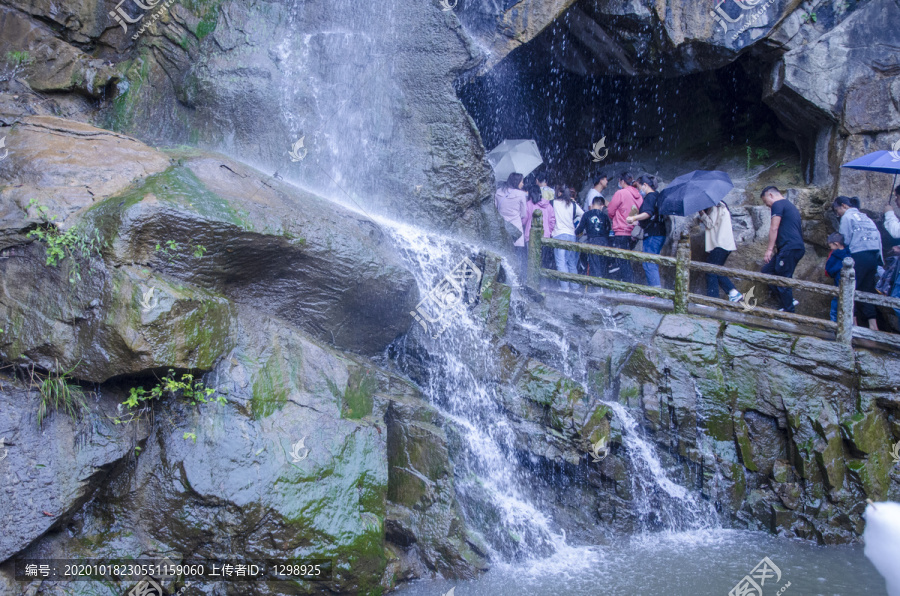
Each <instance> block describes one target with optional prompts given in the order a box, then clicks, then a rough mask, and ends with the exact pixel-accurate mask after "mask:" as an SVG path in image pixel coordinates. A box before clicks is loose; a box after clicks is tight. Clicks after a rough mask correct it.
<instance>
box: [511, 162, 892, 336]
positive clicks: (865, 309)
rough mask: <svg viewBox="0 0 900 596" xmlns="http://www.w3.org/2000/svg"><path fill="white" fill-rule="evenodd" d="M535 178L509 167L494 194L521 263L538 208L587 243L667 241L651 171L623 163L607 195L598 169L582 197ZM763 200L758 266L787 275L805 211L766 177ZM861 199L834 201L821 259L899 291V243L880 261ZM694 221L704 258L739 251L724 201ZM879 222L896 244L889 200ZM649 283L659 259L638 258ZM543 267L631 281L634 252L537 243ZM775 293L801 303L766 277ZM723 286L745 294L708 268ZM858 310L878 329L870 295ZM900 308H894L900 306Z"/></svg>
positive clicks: (657, 246)
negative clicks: (764, 227) (767, 216)
mask: <svg viewBox="0 0 900 596" xmlns="http://www.w3.org/2000/svg"><path fill="white" fill-rule="evenodd" d="M533 178H534V182H533V183H532V184H528V185H526V183H525V177H524V176H523V175H522V174H518V173H513V174H510V176H509V178H508V179H507V181H506V182H505V183H504V184H501V185H500V188H498V190H497V193H496V195H495V205H496V207H497V209H498V211H499V213H500V215H501V217H502V218H503V220H504V221H505V222H506V224H507V227H508V229H509V231H510V233H511V234H512V235H513V237H514V238H516V240H515V242H514V246H515V249H516V250H517V252H518V253H519V258H520V260H521V264H522V268H523V270H524V267H525V263H526V259H527V254H528V240H529V238H530V232H531V222H532V216H533V213H534V212H535V211H537V210H540V211H541V212H542V221H543V234H544V238H555V239H557V240H568V241H572V242H574V241H576V240H579V241H581V242H587V243H589V244H595V245H600V246H610V247H614V248H620V249H626V250H634V249H635V247H636V246H637V243H638V241H642V248H641V250H642V251H643V252H646V253H652V254H659V253H660V252H661V250H662V248H663V245H664V244H665V241H666V236H667V234H666V218H665V217H664V216H662V215H660V207H661V200H660V194H659V193H658V192H657V182H656V178H655V177H654V176H651V175H648V174H644V175H641V176H638V177H637V178H634V177H632V175H631V174H630V173H628V172H623V173H621V174H620V175H619V176H617V179H616V182H617V189H616V191H615V192H614V193H613V194H612V197H611V198H610V199H609V201H607V199H606V197H605V196H604V192H605V191H606V189H607V188H608V186H609V182H610V180H609V178H608V176H606V175H605V174H598V175H596V176H595V177H594V178H592V179H591V181H590V182H591V183H592V186H591V188H590V189H589V190H588V192H587V195H586V196H585V198H584V203H583V204H582V205H579V203H578V198H577V197H578V195H577V193H576V191H575V189H574V188H572V187H570V186H567V185H565V184H561V185H559V186H557V187H556V188H552V187H551V186H549V184H548V180H547V177H546V175H545V174H537V175H535V176H534V177H533ZM760 198H761V199H762V201H763V203H765V205H766V206H767V207H769V208H770V210H771V216H772V220H771V227H770V229H769V238H768V244H767V246H766V251H765V255H764V256H763V261H764V264H763V266H762V268H761V269H760V271H761V272H762V273H768V274H771V275H778V276H781V277H789V278H790V277H793V275H794V271H795V269H796V267H797V264H798V263H799V262H800V260H801V259H802V258H803V257H804V255H805V253H806V248H805V245H804V243H803V234H802V220H801V216H800V211H799V210H798V209H797V207H795V206H794V205H793V203H791V202H790V201H789V200H787V199H785V197H784V195H783V194H782V193H781V191H779V189H778V188H776V187H775V186H768V187H766V188H764V189H763V191H762V193H761V194H760ZM894 200H895V201H896V204H897V206H898V207H900V186H898V187H897V189H895V191H894ZM859 206H860V205H859V199H857V198H856V197H852V198H850V197H844V196H840V197H838V198H837V199H835V200H834V203H833V205H832V207H833V209H834V211H835V213H836V215H837V216H838V217H839V218H840V230H839V232H838V233H835V234H832V235H831V236H829V237H828V245H829V247H830V248H831V250H832V252H831V254H830V255H829V258H828V261H827V263H826V271H827V273H828V274H829V275H830V276H831V277H832V278H833V279H834V280H835V284H839V283H840V270H841V267H842V264H843V259H844V258H845V257H847V256H849V257H851V258H852V259H853V261H854V267H855V269H856V289H858V290H860V291H862V292H873V293H874V292H876V291H877V292H880V293H883V294H887V295H890V296H893V297H897V298H900V283H898V281H900V279H898V273H900V246H895V247H894V249H893V257H894V258H893V259H892V260H891V261H889V262H887V263H885V261H884V259H883V257H882V249H881V246H882V240H881V235H880V234H879V232H878V228H877V227H876V225H875V223H874V222H873V221H872V220H871V219H870V218H869V217H867V216H866V215H865V214H863V213H862V212H861V211H860V210H859ZM695 221H699V222H701V223H703V225H704V227H705V239H704V240H705V252H706V261H707V262H708V263H710V264H714V265H724V264H725V262H726V261H727V260H728V257H729V255H730V254H731V253H732V252H734V251H735V250H737V244H736V243H735V239H734V231H733V228H732V221H731V212H730V211H729V209H728V205H727V204H726V203H725V202H724V201H721V202H719V203H718V204H717V205H714V206H712V207H709V208H708V209H704V210H703V211H701V212H699V213H698V214H696V216H695ZM885 228H886V229H887V231H888V233H889V234H890V235H891V237H892V238H893V239H897V240H898V242H897V244H900V219H898V218H897V216H896V215H895V214H894V212H893V209H891V207H890V205H888V207H886V209H885ZM642 266H643V269H644V275H645V277H646V283H647V285H651V286H656V287H661V286H662V283H661V280H660V275H659V267H658V265H656V264H653V263H643V264H642ZM541 267H543V268H547V269H556V270H557V271H560V272H564V273H583V274H586V275H592V276H597V277H606V278H609V279H616V280H620V281H625V282H631V283H634V273H633V270H632V267H631V261H629V260H628V259H619V258H610V257H603V256H599V255H593V254H590V255H584V254H583V253H579V252H576V251H570V250H565V249H558V248H557V249H551V248H549V247H546V246H545V247H543V249H542V252H541ZM559 286H560V289H561V290H562V291H574V290H576V289H577V287H578V285H577V284H575V283H572V282H567V281H560V282H559ZM770 287H771V289H772V293H773V295H774V297H775V298H776V300H777V302H778V306H779V307H780V308H779V310H781V311H785V312H795V310H796V307H797V305H798V304H799V302H798V301H797V300H795V299H794V296H793V292H792V291H791V288H788V287H784V286H770ZM720 291H721V292H722V293H724V294H725V295H726V296H727V298H728V299H729V300H731V301H733V302H740V301H741V300H743V298H744V297H743V295H742V294H741V292H739V291H738V289H737V288H736V287H735V285H734V283H732V281H731V280H730V279H729V278H728V277H727V276H724V275H716V274H707V275H706V293H707V296H710V297H713V298H718V297H719V295H720V294H719V292H720ZM831 311H832V312H831V319H832V320H836V318H837V300H836V299H835V300H834V301H833V303H832V308H831ZM857 311H858V315H859V316H858V317H855V318H856V319H865V320H866V321H867V324H868V325H869V327H870V328H872V329H877V328H878V327H877V322H876V310H875V307H874V306H872V305H870V304H864V303H863V304H858V305H857ZM897 316H898V317H900V309H898V310H897Z"/></svg>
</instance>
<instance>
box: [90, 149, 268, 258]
mask: <svg viewBox="0 0 900 596" xmlns="http://www.w3.org/2000/svg"><path fill="white" fill-rule="evenodd" d="M150 194H152V195H154V196H155V197H156V198H157V200H159V201H160V202H161V203H170V204H173V205H176V206H177V207H178V208H179V209H188V210H191V211H194V212H195V213H199V214H200V215H202V216H204V217H207V218H209V219H215V220H219V221H225V222H228V223H231V224H234V225H236V226H238V227H240V228H242V229H245V230H250V229H251V228H252V226H250V225H249V224H248V223H247V222H246V221H245V220H244V219H243V218H241V217H240V215H239V214H238V212H237V211H235V209H234V208H233V207H232V206H231V204H230V203H229V202H228V201H227V200H225V199H223V198H222V197H220V196H219V195H217V194H216V193H214V192H212V191H211V190H209V189H208V188H207V187H206V185H205V184H203V182H201V181H200V180H199V179H198V178H197V177H196V176H195V175H194V173H193V172H191V171H190V170H189V169H188V168H185V167H181V166H172V167H170V168H168V169H167V170H165V171H164V172H160V173H158V174H154V175H152V176H148V177H147V178H146V179H144V180H143V181H141V182H139V183H138V184H136V185H134V186H132V187H130V188H128V189H127V190H125V191H124V192H122V193H120V194H118V195H116V196H114V197H110V198H108V199H106V200H105V201H101V202H99V203H96V204H95V205H93V206H92V207H91V208H90V209H89V210H88V212H87V213H86V215H85V218H86V219H91V220H93V224H94V226H95V227H96V228H97V229H98V230H99V231H100V235H101V239H102V240H103V241H105V242H110V243H111V242H112V241H113V240H114V237H115V236H116V235H117V234H118V229H119V228H120V227H121V222H122V217H123V216H124V214H125V212H126V211H127V210H128V209H129V208H130V207H131V206H133V205H135V204H137V203H139V202H140V201H142V200H143V199H144V197H146V196H147V195H150ZM158 240H159V241H160V242H162V241H164V240H165V239H164V238H161V239H158Z"/></svg>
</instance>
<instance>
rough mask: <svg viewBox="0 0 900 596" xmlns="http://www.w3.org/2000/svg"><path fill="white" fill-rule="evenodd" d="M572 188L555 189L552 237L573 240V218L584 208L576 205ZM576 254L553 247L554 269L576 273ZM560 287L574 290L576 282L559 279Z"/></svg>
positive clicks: (578, 215)
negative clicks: (554, 222) (554, 225)
mask: <svg viewBox="0 0 900 596" xmlns="http://www.w3.org/2000/svg"><path fill="white" fill-rule="evenodd" d="M574 196H575V192H574V189H570V188H569V187H567V186H566V185H562V186H561V187H560V188H558V189H557V195H556V199H554V200H553V213H554V216H555V218H556V228H555V229H554V230H553V238H555V239H557V240H568V241H569V242H575V226H576V225H577V224H576V223H575V220H576V219H578V218H579V217H581V216H582V215H584V210H583V209H582V208H581V207H579V206H578V203H577V202H576V201H575V199H574ZM578 254H579V253H577V252H575V251H572V250H565V249H562V248H556V249H553V256H554V257H555V258H556V270H557V271H561V272H563V273H578V268H577V267H578ZM559 286H560V288H561V289H562V290H563V291H564V292H569V291H574V290H575V289H576V288H577V285H576V284H573V283H570V282H566V281H560V282H559Z"/></svg>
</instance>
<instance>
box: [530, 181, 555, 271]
mask: <svg viewBox="0 0 900 596" xmlns="http://www.w3.org/2000/svg"><path fill="white" fill-rule="evenodd" d="M528 200H529V203H528V204H527V205H526V207H525V209H526V218H525V250H526V254H527V251H528V242H529V238H531V222H532V216H533V214H534V212H535V211H540V212H541V223H542V224H543V226H544V236H543V237H544V238H552V237H553V230H554V229H555V228H556V214H555V213H554V212H553V205H551V204H550V201H548V200H547V198H546V197H545V196H544V194H543V190H542V188H541V187H540V186H537V185H535V186H531V187H529V188H528ZM553 265H554V262H553V249H552V248H550V247H549V246H544V247H542V248H541V267H542V268H543V269H553Z"/></svg>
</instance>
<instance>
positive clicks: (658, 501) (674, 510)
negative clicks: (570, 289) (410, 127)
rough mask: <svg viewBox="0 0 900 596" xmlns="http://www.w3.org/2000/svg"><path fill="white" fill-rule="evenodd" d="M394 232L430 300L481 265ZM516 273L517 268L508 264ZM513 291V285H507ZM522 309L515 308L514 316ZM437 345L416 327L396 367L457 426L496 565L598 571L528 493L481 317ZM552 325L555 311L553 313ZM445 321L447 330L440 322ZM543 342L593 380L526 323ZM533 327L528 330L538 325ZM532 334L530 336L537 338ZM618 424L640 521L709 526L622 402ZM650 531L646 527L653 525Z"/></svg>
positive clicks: (563, 348)
mask: <svg viewBox="0 0 900 596" xmlns="http://www.w3.org/2000/svg"><path fill="white" fill-rule="evenodd" d="M379 223H380V224H382V225H383V226H384V227H385V228H388V229H389V230H390V232H391V236H392V237H393V238H394V241H395V243H396V245H397V247H398V250H399V252H400V254H401V255H402V256H403V258H404V259H405V260H406V261H407V262H408V263H409V265H410V268H411V270H412V271H413V272H414V273H415V275H416V277H417V281H418V284H419V288H420V293H421V295H422V296H423V297H424V296H425V295H426V294H427V293H428V292H429V291H430V290H431V289H432V288H433V287H434V286H435V285H436V284H437V283H438V282H439V281H440V280H441V279H442V278H443V276H444V275H446V274H447V273H449V272H450V271H452V270H453V269H454V268H455V267H456V266H457V265H458V264H459V262H460V261H461V260H462V258H463V257H469V258H473V259H474V258H475V256H474V255H476V254H478V253H479V252H480V251H481V249H480V248H479V247H476V246H471V245H465V244H462V243H460V242H459V241H457V240H452V239H449V238H446V237H442V236H439V235H436V234H429V233H425V232H423V231H421V230H419V229H417V228H414V227H412V226H406V225H400V224H397V223H394V222H390V221H387V220H379ZM504 269H505V271H506V272H509V275H510V276H513V275H514V274H513V273H512V271H513V268H511V267H508V266H505V267H504ZM508 281H510V282H511V283H512V284H513V285H515V283H516V281H515V279H512V280H508ZM516 310H517V309H516V308H515V304H514V305H513V308H511V312H512V311H516ZM452 316H453V317H454V318H455V320H454V321H453V323H452V324H451V325H450V326H449V327H447V328H446V330H445V331H443V332H442V333H441V334H440V335H439V336H438V337H437V338H432V337H431V333H432V331H433V328H431V327H430V328H429V329H428V333H424V332H423V331H424V330H423V329H421V328H419V327H418V326H416V331H415V332H414V333H413V334H411V336H412V337H411V338H407V339H406V340H404V341H405V342H407V343H406V345H403V346H399V350H398V351H399V354H400V355H399V358H398V363H399V365H400V366H401V368H403V369H404V370H405V371H406V372H407V374H409V375H410V376H411V377H413V378H415V379H416V380H417V381H419V382H420V383H421V384H422V385H423V388H424V390H425V393H426V394H427V395H428V396H429V398H430V400H431V401H432V402H433V403H434V404H435V405H436V406H438V407H439V408H441V409H442V411H443V413H444V415H445V416H446V417H447V418H448V419H449V420H450V421H451V423H452V424H451V425H450V426H451V427H452V429H451V430H450V431H449V432H450V433H451V434H453V433H458V435H459V437H458V438H459V439H460V441H459V442H458V445H459V447H460V448H459V449H458V453H457V455H456V456H455V459H456V466H457V470H456V477H457V480H456V486H457V490H458V492H459V495H460V497H461V498H460V501H461V504H462V506H463V509H464V511H465V513H466V516H467V518H468V521H469V522H470V524H471V525H472V526H473V527H475V528H477V529H478V531H480V532H481V534H482V535H483V537H484V538H485V540H486V542H487V543H488V545H489V548H490V549H491V550H492V551H493V552H492V553H491V554H492V555H493V556H492V559H493V560H494V561H495V562H497V561H521V560H522V559H531V560H532V564H534V563H535V562H536V561H538V560H540V559H543V560H544V561H546V560H548V559H552V560H555V561H560V560H565V561H566V565H570V566H571V565H578V564H582V565H593V564H596V563H597V562H598V561H599V560H600V559H601V558H602V556H603V555H602V552H600V551H598V550H597V549H596V548H592V547H587V548H586V547H572V546H570V545H568V544H567V543H566V540H565V532H564V531H563V530H561V529H559V528H558V526H557V525H556V524H555V523H554V522H553V520H552V519H551V517H550V515H549V514H548V513H546V512H545V511H544V510H543V509H542V507H541V505H540V503H538V502H535V501H534V500H532V499H531V498H530V497H529V495H530V494H531V493H530V491H529V490H528V489H529V487H530V486H532V485H533V484H534V482H535V480H536V479H535V478H534V477H533V474H535V472H533V471H532V470H530V469H528V468H527V467H525V466H523V465H521V464H520V462H519V460H518V458H517V455H516V452H517V449H518V447H517V445H516V440H515V433H514V430H513V428H512V424H511V423H510V421H509V419H508V418H507V414H506V411H505V409H504V407H503V406H502V401H503V400H502V392H504V391H510V390H511V388H510V387H506V386H503V385H502V384H501V383H500V382H499V381H498V380H497V379H499V378H500V374H499V368H500V366H501V363H500V362H499V361H498V356H497V350H496V346H495V345H493V344H492V342H491V338H490V335H489V333H487V332H486V331H485V328H484V327H485V326H484V323H483V321H481V320H479V318H478V317H479V315H478V314H477V311H475V312H470V311H469V310H466V309H462V310H460V311H459V312H458V314H456V311H454V314H453V315H452ZM547 316H548V317H549V319H550V321H551V327H552V317H553V315H552V314H551V313H547ZM439 324H440V323H439ZM521 324H522V325H523V326H524V327H525V328H526V329H529V330H530V331H529V334H530V335H532V334H533V337H534V341H535V342H537V343H545V344H547V345H548V346H551V347H550V348H549V349H548V350H547V353H552V354H555V355H556V356H555V357H554V361H553V362H548V364H551V365H553V366H556V367H558V368H559V369H560V370H561V371H563V372H564V373H565V374H566V375H568V376H571V377H572V378H576V379H578V378H580V377H585V378H586V374H587V373H586V366H585V364H584V362H583V361H582V358H581V355H579V354H577V353H574V352H572V351H570V350H569V349H568V342H567V341H566V339H565V338H564V337H562V336H561V335H560V333H554V332H553V330H552V329H551V330H548V329H547V328H546V327H542V326H540V325H534V323H533V322H522V323H521ZM529 326H531V327H533V329H531V327H529ZM532 332H533V333H532ZM608 405H609V406H610V407H611V408H612V409H613V411H614V412H615V414H616V417H617V418H618V419H619V420H620V421H621V425H622V433H623V440H624V447H625V452H626V453H627V457H628V459H629V461H630V464H631V467H632V468H633V470H634V472H635V473H634V475H633V480H632V482H633V492H634V494H635V495H636V497H637V500H638V509H639V511H638V514H639V515H640V516H642V517H647V518H649V517H651V514H652V512H653V511H656V512H657V513H656V514H655V515H656V516H658V517H659V518H660V519H661V521H662V525H663V526H664V527H665V528H666V529H672V530H682V529H688V528H699V527H708V526H709V525H711V524H710V517H709V516H708V515H707V512H706V511H705V509H704V507H703V506H702V505H701V504H699V503H698V501H697V499H696V498H695V497H694V496H693V495H692V494H691V493H690V491H688V490H687V489H684V488H682V487H680V486H678V485H677V484H675V483H674V482H673V481H671V480H670V479H669V478H668V476H667V475H666V472H665V470H664V468H663V466H662V464H661V463H660V460H659V458H658V457H657V455H656V453H655V450H654V448H653V446H652V445H651V443H649V442H648V441H646V440H644V439H643V438H642V437H641V434H640V431H639V427H638V424H637V422H636V421H635V420H634V419H633V418H632V416H631V415H630V414H629V413H628V411H627V410H626V409H625V408H624V407H623V406H621V405H620V404H618V403H615V402H613V401H611V400H610V401H609V402H608ZM648 525H649V524H648Z"/></svg>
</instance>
